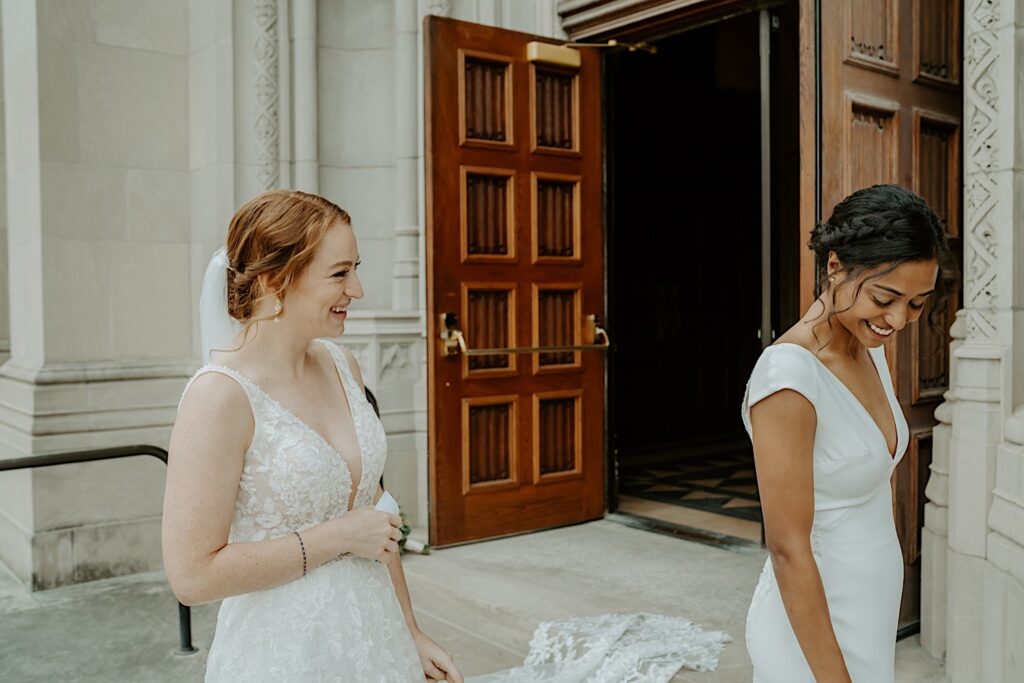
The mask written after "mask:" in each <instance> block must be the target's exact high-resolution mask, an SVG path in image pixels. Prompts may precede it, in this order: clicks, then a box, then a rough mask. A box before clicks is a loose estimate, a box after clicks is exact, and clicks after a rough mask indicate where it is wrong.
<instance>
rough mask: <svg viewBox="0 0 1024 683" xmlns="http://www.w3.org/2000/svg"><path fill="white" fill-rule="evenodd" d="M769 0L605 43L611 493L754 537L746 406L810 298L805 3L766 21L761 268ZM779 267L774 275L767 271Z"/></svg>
mask: <svg viewBox="0 0 1024 683" xmlns="http://www.w3.org/2000/svg"><path fill="white" fill-rule="evenodd" d="M761 21H762V18H761V16H760V13H759V12H751V13H748V14H745V15H740V16H735V17H731V18H729V19H725V20H722V21H719V22H716V23H712V24H708V25H705V26H701V27H698V28H693V29H691V30H687V31H685V32H682V33H676V34H674V35H670V36H668V37H664V38H662V39H660V40H657V41H654V44H655V45H656V46H657V48H658V52H657V54H654V55H651V54H647V53H644V52H628V51H625V50H622V51H617V52H614V53H611V54H609V55H608V56H607V57H606V61H605V117H606V118H605V122H606V126H605V130H606V140H607V145H606V155H607V156H606V159H607V171H608V195H607V197H608V199H607V201H608V240H609V241H608V245H607V260H608V304H609V306H608V323H609V326H610V332H611V335H612V339H613V341H614V345H613V348H612V351H611V354H610V356H609V377H608V402H609V405H608V417H609V446H610V448H609V452H610V454H611V456H610V457H611V460H612V461H611V462H610V463H609V465H610V466H609V473H610V476H609V509H610V510H611V511H612V512H625V513H629V514H634V515H639V516H644V517H650V518H652V519H655V520H659V521H660V522H663V523H666V524H669V525H675V526H679V527H686V528H688V529H694V528H695V529H701V530H705V531H707V532H709V533H710V534H712V535H718V536H730V537H736V538H739V539H745V540H747V541H750V542H758V541H759V540H760V536H761V525H760V522H761V517H760V506H759V504H758V499H757V487H756V481H755V478H754V468H753V456H752V453H751V450H750V445H749V441H748V439H747V436H746V433H745V432H744V430H743V425H742V422H741V420H740V413H739V407H740V402H741V400H742V397H743V392H744V387H745V383H746V380H747V377H748V376H749V373H750V370H751V369H752V368H753V366H754V363H755V362H756V360H757V357H758V355H759V354H760V352H761V349H762V345H763V342H762V337H763V336H764V335H763V334H761V333H759V330H761V329H762V328H763V327H764V326H765V325H764V324H763V320H762V318H763V309H762V291H763V290H764V288H765V287H769V286H770V291H771V316H770V318H771V321H770V323H771V329H772V330H773V331H774V332H778V333H781V332H782V331H783V330H784V329H786V328H787V327H789V326H790V325H792V324H793V323H794V322H795V321H796V319H797V317H798V315H799V310H798V294H799V292H798V285H799V282H798V279H799V267H798V258H799V253H800V248H801V246H800V244H799V242H800V235H799V234H798V215H797V211H798V202H799V194H798V190H799V188H798V173H799V168H798V166H797V159H798V154H797V153H798V148H797V135H798V109H797V106H798V91H797V68H798V63H797V58H798V55H797V48H798V42H797V41H798V33H797V7H796V3H795V2H790V3H786V4H784V5H780V6H778V7H775V8H773V9H772V10H770V11H769V13H768V15H767V21H768V22H769V24H768V26H770V34H769V35H770V37H769V41H770V46H771V58H770V88H769V90H770V97H768V98H766V99H764V101H765V102H769V103H770V104H769V105H768V106H770V133H769V138H770V150H771V153H770V156H771V160H772V161H771V172H770V178H769V183H768V185H767V187H768V192H769V193H770V199H771V211H770V225H771V269H770V273H769V274H764V273H763V272H762V230H763V228H762V215H763V213H764V212H763V209H762V203H761V195H762V170H761V154H762V127H761V111H762V99H763V98H762V87H761V71H760V69H761V66H760V65H761V57H760V55H759V40H760V38H759V36H760V31H761ZM765 275H767V277H765Z"/></svg>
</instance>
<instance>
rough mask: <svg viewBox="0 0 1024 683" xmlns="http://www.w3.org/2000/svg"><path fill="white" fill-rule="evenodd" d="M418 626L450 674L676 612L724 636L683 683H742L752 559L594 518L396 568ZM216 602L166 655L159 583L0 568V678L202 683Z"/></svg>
mask: <svg viewBox="0 0 1024 683" xmlns="http://www.w3.org/2000/svg"><path fill="white" fill-rule="evenodd" d="M404 562H405V567H406V574H407V575H408V579H409V585H410V590H411V592H412V595H413V604H414V605H415V607H416V611H417V617H418V619H419V621H420V625H421V627H422V628H423V629H424V630H425V631H426V632H428V633H429V634H430V635H431V636H432V637H434V638H435V639H436V640H438V641H439V642H441V643H442V644H444V645H445V646H446V647H448V648H449V649H451V650H453V651H454V652H455V653H456V658H457V661H458V662H459V664H460V667H461V668H462V669H463V671H464V673H467V674H480V673H487V672H489V671H494V670H497V669H503V668H509V667H512V666H515V665H517V664H519V663H521V661H522V659H523V656H524V655H525V654H526V651H527V644H528V643H529V640H530V636H531V635H532V633H533V630H534V628H535V627H536V625H537V624H538V623H539V622H540V621H543V620H546V619H558V618H564V617H567V616H573V615H587V614H600V613H604V612H631V611H648V612H660V613H665V614H673V615H681V616H685V617H688V618H690V619H692V620H693V621H695V622H697V623H699V624H700V625H701V626H703V627H704V628H706V629H713V630H724V631H726V632H728V633H729V634H730V635H732V637H733V638H734V641H733V642H732V643H729V644H728V645H727V646H726V648H725V651H724V652H723V654H722V658H721V662H720V665H719V668H718V670H717V671H714V672H708V673H696V672H693V671H683V672H680V674H679V675H678V676H676V678H675V679H674V680H675V681H676V682H686V683H691V682H692V683H698V682H699V683H740V682H742V683H749V681H750V678H751V672H750V662H749V659H748V657H747V654H746V650H745V648H744V646H743V621H744V618H745V615H746V609H747V603H748V601H749V598H750V594H751V592H752V590H753V587H754V583H755V582H756V580H757V576H758V573H759V571H760V567H761V564H762V562H763V556H761V555H760V554H759V553H756V552H749V551H746V552H743V553H736V552H731V551H728V550H722V549H719V548H713V547H709V546H706V545H702V544H698V543H692V542H689V541H683V540H679V539H676V538H671V537H667V536H662V535H659V534H653V533H650V532H647V531H641V530H638V529H633V528H629V527H626V526H623V525H621V524H617V523H615V522H611V521H607V520H605V521H599V522H593V523H590V524H583V525H578V526H573V527H566V528H563V529H555V530H551V531H545V532H539V533H533V534H527V535H524V536H517V537H513V538H506V539H501V540H496V541H489V542H486V543H477V544H472V545H467V546H461V547H456V548H447V549H444V550H435V551H434V552H433V553H432V554H431V555H426V556H419V555H409V554H407V555H406V556H405V557H404ZM215 619H216V605H202V606H199V607H197V608H195V609H194V610H193V632H194V642H195V644H196V645H197V646H198V647H199V648H200V652H199V653H198V654H197V655H193V656H190V657H181V656H178V655H175V654H174V650H175V648H176V646H177V612H176V603H175V601H174V598H173V596H172V595H171V593H170V591H169V590H168V588H167V586H166V584H165V582H164V579H163V576H162V574H161V573H159V572H151V573H147V574H139V575H134V576H129V577H122V578H118V579H109V580H105V581H96V582H92V583H88V584H80V585H77V586H69V587H66V588H59V589H55V590H51V591H45V592H37V593H29V592H27V591H26V590H25V589H24V588H23V587H22V586H21V584H20V583H19V582H18V581H17V580H16V579H15V578H14V577H13V576H11V575H10V574H9V573H7V572H6V570H3V569H0V680H2V681H4V682H5V683H8V682H9V683H29V682H33V681H53V680H62V681H88V682H96V683H100V682H102V683H119V682H121V681H124V682H125V683H128V682H131V683H145V682H149V681H152V682H164V681H199V680H202V672H203V667H204V665H205V657H206V652H207V649H208V647H209V644H210V642H211V640H212V637H213V626H214V622H215ZM897 659H898V666H897V669H898V675H897V681H899V683H912V682H913V683H940V682H941V681H943V680H944V674H943V668H942V665H941V664H940V663H939V662H936V661H935V660H934V659H932V658H931V657H929V656H928V655H927V654H926V653H925V652H924V651H923V650H922V649H921V648H920V646H919V645H918V643H917V640H916V638H911V639H907V640H904V641H902V642H901V643H899V645H898V646H897Z"/></svg>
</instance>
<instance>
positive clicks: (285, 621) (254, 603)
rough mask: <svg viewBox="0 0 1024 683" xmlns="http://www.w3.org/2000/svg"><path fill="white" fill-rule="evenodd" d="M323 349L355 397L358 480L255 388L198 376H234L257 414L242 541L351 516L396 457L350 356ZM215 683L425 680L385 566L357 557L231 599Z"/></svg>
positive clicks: (210, 672)
mask: <svg viewBox="0 0 1024 683" xmlns="http://www.w3.org/2000/svg"><path fill="white" fill-rule="evenodd" d="M322 343H324V345H325V346H326V347H327V349H328V350H329V351H330V354H331V357H332V359H333V360H334V364H335V367H336V368H337V371H338V376H339V377H340V379H341V382H342V387H343V388H344V390H345V394H346V396H347V398H348V403H349V409H350V412H351V414H352V421H353V424H354V425H355V431H356V436H357V441H358V444H359V449H360V453H359V457H358V459H359V460H360V461H361V462H362V476H361V478H360V481H359V482H353V481H352V477H351V473H350V472H349V469H348V465H347V463H346V462H345V459H344V458H343V457H342V456H341V454H340V453H338V452H337V451H335V450H334V448H333V447H332V446H331V445H330V444H329V443H327V441H326V440H325V439H324V438H323V437H322V436H320V435H319V434H318V433H316V432H315V431H313V430H312V429H311V428H310V427H309V426H308V425H306V424H305V423H304V422H303V421H302V420H300V419H299V418H298V417H297V416H295V415H293V414H292V413H291V412H290V411H288V410H287V409H286V408H285V407H284V406H282V405H281V404H280V403H278V402H277V401H276V400H275V399H274V398H273V397H271V396H270V395H269V394H267V393H266V392H265V391H263V389H261V388H260V387H259V385H257V384H256V383H255V382H253V381H252V380H250V379H249V378H247V377H245V376H244V375H242V374H240V373H238V372H236V371H234V370H232V369H230V368H226V367H221V366H213V365H211V366H206V367H204V368H202V369H200V370H199V372H197V373H196V376H197V377H198V376H199V375H201V374H203V373H205V372H219V373H221V374H224V375H228V376H230V377H232V378H233V379H235V380H236V381H237V382H238V383H239V384H240V385H241V386H242V388H243V389H244V390H245V393H246V395H247V396H248V397H249V403H250V406H251V408H252V413H253V420H254V423H255V427H254V430H253V436H252V443H251V444H250V446H249V450H248V451H247V452H246V454H245V460H244V463H243V466H242V474H241V479H240V481H239V487H238V496H237V498H236V499H235V515H234V520H233V522H232V524H231V531H230V536H229V538H230V542H232V543H239V542H246V541H261V540H264V539H270V538H278V537H281V536H288V535H291V533H292V531H294V530H300V531H301V530H302V529H306V528H309V527H311V526H314V525H316V524H320V523H322V522H326V521H328V520H329V519H333V518H336V517H341V516H343V515H344V514H345V513H346V512H347V510H348V502H349V498H350V495H351V493H352V488H353V486H355V487H356V496H355V505H356V506H357V507H361V506H369V505H372V503H373V496H374V494H375V492H376V488H377V481H378V479H379V478H380V476H381V473H382V472H383V471H384V463H385V461H386V459H387V441H386V435H385V433H384V428H383V427H382V426H381V423H380V420H378V419H377V416H376V414H375V413H374V411H373V408H372V407H370V404H369V403H368V402H367V400H366V397H365V394H364V393H363V392H362V390H361V388H360V386H359V383H358V382H357V381H356V380H355V378H354V376H353V375H352V373H351V371H350V369H349V367H348V361H347V359H346V358H345V356H344V355H343V353H342V351H341V350H340V349H338V348H337V347H336V346H334V344H333V343H331V342H322ZM190 385H191V383H190ZM187 390H188V387H186V391H187ZM296 553H298V548H297V547H296ZM206 680H207V681H232V682H234V681H266V682H267V683H271V682H273V683H279V682H280V681H338V682H342V681H345V682H349V681H372V682H374V683H378V682H380V683H383V682H387V683H390V682H392V681H422V680H423V669H422V667H421V666H420V663H419V655H417V653H416V647H415V645H414V644H413V641H412V636H411V634H410V633H409V629H408V627H407V626H406V624H405V618H404V616H403V614H402V609H401V607H400V605H399V604H398V599H397V597H396V595H395V591H394V587H393V586H392V583H391V577H390V575H389V574H388V570H387V568H386V567H385V566H384V565H382V564H380V563H378V562H373V561H371V560H367V559H364V558H361V557H357V556H347V557H345V558H343V559H341V560H338V561H334V562H329V563H327V564H324V565H321V566H320V567H316V568H314V569H312V570H310V571H309V573H308V574H307V575H306V576H304V577H301V578H299V579H296V580H294V581H290V582H288V583H285V584H282V585H280V586H277V587H276V588H271V589H268V590H263V591H256V592H253V593H246V594H244V595H238V596H234V597H230V598H226V599H225V600H224V601H223V602H222V603H221V607H220V611H219V612H218V614H217V629H216V633H215V637H214V641H213V645H212V646H211V647H210V654H209V658H208V660H207V670H206Z"/></svg>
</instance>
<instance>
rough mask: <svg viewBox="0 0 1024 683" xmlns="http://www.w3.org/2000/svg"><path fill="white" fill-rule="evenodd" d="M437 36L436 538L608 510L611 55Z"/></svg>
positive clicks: (451, 539)
mask: <svg viewBox="0 0 1024 683" xmlns="http://www.w3.org/2000/svg"><path fill="white" fill-rule="evenodd" d="M425 43H426V52H427V74H426V81H427V85H426V100H427V115H426V120H427V213H428V230H427V245H426V246H427V254H428V255H429V257H428V259H427V280H428V289H427V299H428V301H427V308H428V311H429V312H430V319H429V321H428V328H427V329H428V338H429V345H428V351H429V353H430V359H429V362H428V374H429V416H430V425H429V428H428V439H429V450H430V476H429V478H430V540H431V543H434V544H436V545H446V544H452V543H459V542H463V541H471V540H477V539H481V538H488V537H494V536H501V535H505V534H511V533H516V532H521V531H527V530H533V529H539V528H544V527H551V526H558V525H564V524H570V523H573V522H579V521H582V520H587V519H596V518H599V517H601V516H602V515H603V514H604V349H605V347H606V346H607V335H605V334H604V333H603V331H602V330H601V329H600V321H601V319H602V318H603V316H604V279H603V266H602V260H603V253H604V241H603V237H602V220H603V219H602V211H603V202H602V189H601V187H602V176H601V174H602V166H601V117H600V68H601V66H600V61H599V58H598V56H597V55H596V54H595V53H594V52H593V51H590V50H576V49H573V48H564V47H558V46H557V45H552V44H550V43H549V42H546V41H542V40H540V39H535V38H533V37H532V36H528V35H524V34H521V33H515V32H512V31H504V30H499V29H493V28H487V27H483V26H478V25H474V24H468V23H464V22H459V21H451V20H444V19H429V20H428V23H427V25H426V36H425ZM442 337H443V338H442ZM492 349H494V350H496V351H494V352H489V353H484V354H482V355H479V354H478V352H479V351H481V350H484V351H487V350H492ZM533 349H546V350H544V351H534V350H533Z"/></svg>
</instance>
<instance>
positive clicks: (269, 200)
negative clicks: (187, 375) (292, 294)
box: [227, 190, 351, 326]
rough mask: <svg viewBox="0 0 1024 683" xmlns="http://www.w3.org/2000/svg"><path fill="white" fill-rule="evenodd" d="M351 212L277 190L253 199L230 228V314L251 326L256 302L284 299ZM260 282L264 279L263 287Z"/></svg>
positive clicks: (320, 199)
mask: <svg viewBox="0 0 1024 683" xmlns="http://www.w3.org/2000/svg"><path fill="white" fill-rule="evenodd" d="M338 221H341V222H342V223H351V219H350V218H349V215H348V213H347V212H345V211H344V210H343V209H341V208H340V207H338V206H337V205H336V204H334V203H332V202H330V201H328V200H326V199H324V198H323V197H320V196H317V195H315V194H309V193H307V192H299V191H298V190H273V191H271V192H264V193H263V194H261V195H259V196H257V197H254V198H253V199H250V200H249V201H248V202H246V203H245V205H244V206H242V208H240V209H239V210H238V211H237V212H235V215H234V217H233V218H232V219H231V225H230V227H229V228H228V239H227V257H228V264H229V265H228V274H227V275H228V313H229V314H231V317H232V318H234V319H235V320H238V321H239V322H241V323H245V324H246V326H248V324H249V323H252V322H257V321H255V320H253V317H252V316H253V311H254V310H255V308H256V304H257V302H258V301H259V300H260V299H262V298H264V297H267V296H275V295H276V296H278V297H279V298H280V299H281V303H282V310H281V313H279V314H277V315H274V316H271V317H270V318H268V319H272V318H275V317H280V315H282V314H283V313H284V309H283V306H285V305H287V304H286V303H285V301H284V300H285V297H286V295H287V292H288V288H289V286H290V285H291V284H292V283H293V282H294V281H295V280H296V279H297V278H298V277H299V276H300V275H301V274H302V272H303V271H304V270H305V269H306V267H307V266H308V265H309V262H310V261H311V260H312V258H313V253H314V251H315V250H316V247H317V245H318V244H320V240H321V239H322V238H323V236H324V233H326V232H327V229H328V228H330V227H331V226H332V225H334V224H335V223H337V222H338ZM260 276H264V278H263V282H262V283H261V282H260Z"/></svg>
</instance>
